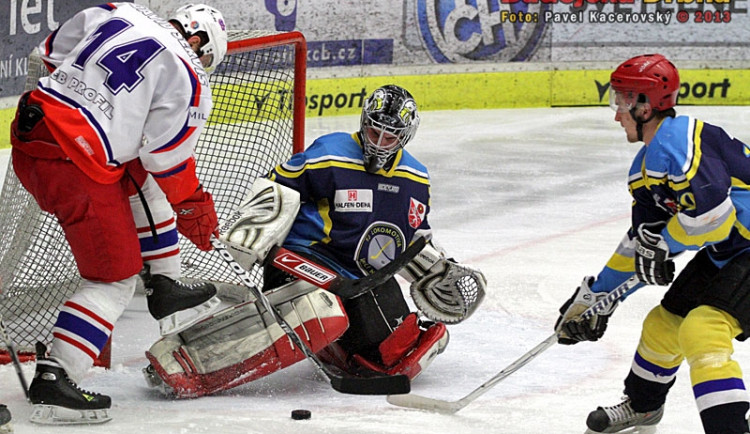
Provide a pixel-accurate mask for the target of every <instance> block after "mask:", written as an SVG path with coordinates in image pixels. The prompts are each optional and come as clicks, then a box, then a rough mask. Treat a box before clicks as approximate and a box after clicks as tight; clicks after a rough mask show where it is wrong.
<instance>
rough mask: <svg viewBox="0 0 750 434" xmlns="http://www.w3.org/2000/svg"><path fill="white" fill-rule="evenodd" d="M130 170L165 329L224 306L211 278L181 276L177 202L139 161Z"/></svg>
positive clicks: (155, 305) (151, 298)
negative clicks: (192, 279)
mask: <svg viewBox="0 0 750 434" xmlns="http://www.w3.org/2000/svg"><path fill="white" fill-rule="evenodd" d="M128 174H129V175H128V176H129V179H130V181H131V182H130V183H129V188H130V190H129V193H130V206H131V209H132V210H133V218H134V219H135V224H136V228H137V231H138V240H139V242H140V248H141V255H142V258H143V263H144V268H143V271H142V272H141V278H142V279H143V283H144V287H145V289H146V297H147V298H146V300H147V303H148V310H149V312H150V313H151V316H153V317H154V319H156V320H158V321H159V327H160V330H161V334H162V335H165V334H169V333H176V332H178V331H180V330H182V329H185V328H187V327H189V326H190V325H191V324H193V323H195V322H196V321H197V320H199V319H200V318H202V317H204V316H207V315H208V314H210V313H211V312H212V311H214V310H215V309H216V308H217V307H218V305H219V299H218V298H217V297H216V288H215V287H214V285H213V284H211V283H209V282H193V283H190V284H188V283H185V282H181V281H179V280H178V279H179V277H180V248H179V235H178V233H177V225H176V222H175V217H174V212H173V211H172V207H171V206H170V205H169V202H168V201H167V198H166V196H165V195H164V193H163V192H162V190H161V189H160V188H159V186H158V184H157V183H156V181H154V179H153V178H152V177H151V175H149V174H147V173H146V171H145V170H144V169H143V166H142V165H141V164H140V162H139V161H137V160H135V161H132V162H130V163H129V164H128Z"/></svg>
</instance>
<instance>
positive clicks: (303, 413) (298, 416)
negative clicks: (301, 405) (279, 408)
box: [292, 410, 312, 420]
mask: <svg viewBox="0 0 750 434" xmlns="http://www.w3.org/2000/svg"><path fill="white" fill-rule="evenodd" d="M311 417H312V412H310V410H292V419H294V420H306V419H310V418H311Z"/></svg>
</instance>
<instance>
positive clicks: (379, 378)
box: [211, 236, 411, 395]
mask: <svg viewBox="0 0 750 434" xmlns="http://www.w3.org/2000/svg"><path fill="white" fill-rule="evenodd" d="M211 244H212V245H213V247H214V249H216V251H217V252H218V253H219V255H220V256H221V257H222V259H224V261H225V262H226V263H227V265H228V266H229V267H230V268H231V269H232V270H233V271H234V272H235V273H236V274H237V276H238V277H239V278H240V280H242V283H243V284H244V285H245V286H247V288H248V289H249V290H250V292H251V294H252V295H253V296H254V297H255V298H256V300H258V301H259V302H260V303H261V305H262V306H263V308H264V309H265V310H266V311H267V312H268V313H269V314H270V315H271V316H273V318H274V320H275V321H276V322H277V323H278V324H279V326H280V327H281V329H282V330H283V331H284V333H286V335H287V336H289V339H290V340H291V341H292V342H293V343H294V345H295V346H296V347H297V348H299V349H300V351H302V353H303V354H304V355H305V357H307V358H308V359H309V360H310V361H311V362H312V363H313V364H314V365H315V366H316V367H317V368H318V369H319V370H320V371H321V372H322V373H323V374H325V376H326V377H328V379H329V380H330V381H331V386H332V387H333V388H334V389H335V390H337V391H339V392H342V393H349V394H354V395H388V394H394V395H396V394H403V393H409V391H410V390H411V383H410V382H409V377H407V376H406V375H385V374H383V375H376V374H375V373H373V376H372V377H355V376H351V375H349V374H347V373H345V372H343V371H339V370H337V369H336V368H333V367H329V366H327V365H325V364H324V363H323V362H321V361H320V359H319V358H318V356H316V355H315V353H313V352H312V350H311V349H310V348H309V347H308V346H307V345H306V344H305V343H304V342H303V341H302V338H300V337H299V335H298V334H297V332H295V331H294V328H292V326H290V325H289V323H288V322H287V321H286V319H284V317H283V316H282V315H281V314H280V313H279V311H278V310H277V309H276V308H275V307H274V306H273V305H272V304H271V302H270V301H269V300H268V297H266V296H265V294H263V292H262V291H260V290H259V289H258V288H257V287H256V286H255V284H254V283H253V280H252V278H251V277H250V275H249V274H248V273H247V271H246V270H245V269H244V268H242V266H241V265H240V264H238V263H237V262H236V261H235V260H234V258H232V255H230V254H229V252H228V251H227V249H226V247H225V246H224V244H222V242H221V241H219V240H218V239H217V238H216V237H213V236H212V237H211Z"/></svg>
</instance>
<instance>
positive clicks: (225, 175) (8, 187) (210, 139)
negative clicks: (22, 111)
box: [0, 31, 307, 367]
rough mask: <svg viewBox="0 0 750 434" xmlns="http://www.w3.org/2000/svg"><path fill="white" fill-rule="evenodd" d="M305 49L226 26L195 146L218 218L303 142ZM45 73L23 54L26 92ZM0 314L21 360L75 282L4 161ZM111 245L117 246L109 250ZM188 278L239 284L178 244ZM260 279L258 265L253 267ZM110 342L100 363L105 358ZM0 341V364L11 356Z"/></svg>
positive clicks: (299, 40)
mask: <svg viewBox="0 0 750 434" xmlns="http://www.w3.org/2000/svg"><path fill="white" fill-rule="evenodd" d="M306 58H307V47H306V43H305V39H304V36H303V35H302V34H301V33H299V32H273V33H270V32H260V31H230V32H229V46H228V50H227V56H226V57H225V59H224V61H223V62H222V63H221V64H220V65H219V67H218V68H217V70H216V71H215V72H214V73H213V74H212V75H211V77H210V80H211V89H212V93H213V101H214V105H213V110H212V112H211V116H210V118H209V120H208V122H207V125H206V127H205V129H204V131H203V133H202V135H201V138H200V141H199V144H198V146H197V148H196V160H197V171H198V176H199V179H200V180H201V181H202V183H203V184H204V185H205V186H206V187H207V189H208V190H209V191H211V192H212V194H213V196H214V201H215V204H216V211H217V214H218V216H219V219H223V218H226V217H228V216H229V215H230V214H231V213H232V212H233V211H234V210H235V209H236V208H237V207H238V205H239V203H240V201H241V200H242V199H243V198H244V195H245V193H246V191H247V189H248V187H249V186H250V185H251V184H252V182H253V180H254V179H255V178H257V177H258V176H261V175H264V174H266V173H267V172H268V171H269V170H270V169H271V168H272V167H273V166H275V165H276V164H279V163H281V162H282V161H284V160H286V159H288V158H289V157H291V155H292V154H293V153H296V152H299V151H301V150H302V149H303V148H304V114H305V68H306ZM45 73H46V70H45V69H44V67H43V66H42V64H41V61H40V59H39V56H38V55H34V54H32V55H31V56H30V57H29V76H28V78H27V81H26V88H27V90H29V89H33V88H35V87H36V82H37V80H38V79H39V77H40V76H42V75H43V74H45ZM0 227H1V228H2V231H3V235H2V239H1V240H0V315H1V316H2V318H3V320H4V322H5V325H6V328H7V332H8V334H9V335H10V338H11V340H12V341H13V342H14V343H15V345H16V348H17V350H18V352H19V356H20V357H21V359H22V360H29V359H32V358H33V357H34V346H35V343H36V342H37V341H40V342H44V343H47V344H48V343H49V342H50V341H51V340H52V328H53V325H54V323H55V320H56V318H57V313H58V310H59V307H60V306H61V305H62V303H63V302H64V301H65V300H66V299H67V298H69V297H70V296H71V295H72V294H73V293H74V292H75V291H76V290H77V289H78V288H79V286H80V283H81V279H80V277H79V275H78V271H77V268H76V265H75V262H74V260H73V256H72V253H71V252H70V248H69V247H68V244H67V242H66V241H65V237H64V235H63V232H62V230H61V229H60V227H59V225H58V223H57V221H56V220H55V218H54V217H52V216H51V215H49V214H47V213H44V212H42V211H41V210H40V209H39V207H38V206H37V204H36V202H35V201H34V199H33V198H32V197H31V196H30V195H29V194H28V192H26V190H25V189H24V188H23V187H22V186H21V185H20V183H19V181H18V178H17V177H16V175H15V173H14V172H13V168H12V164H11V162H10V161H9V163H8V169H7V173H6V176H5V181H4V184H3V188H2V193H0ZM112 248H117V247H116V246H112ZM180 250H181V261H182V272H183V277H184V278H185V279H202V280H211V281H216V282H226V283H230V284H236V285H241V282H240V281H239V280H238V279H237V275H236V274H235V273H234V272H232V271H231V270H229V271H227V270H226V265H225V263H224V262H223V260H222V259H221V258H219V257H218V256H217V255H216V254H215V252H202V251H200V250H198V249H197V248H195V247H194V246H193V245H192V244H191V243H190V242H189V241H187V240H186V239H181V241H180ZM251 274H252V275H253V278H254V279H255V280H256V281H257V283H258V284H261V283H262V282H261V279H262V277H261V274H260V270H259V269H256V270H252V273H251ZM110 348H111V342H110V343H108V345H107V348H105V351H103V352H102V355H100V358H99V360H97V362H96V365H99V366H105V367H108V366H109V364H110V359H109V358H110V354H109V351H110ZM9 361H10V357H9V353H8V351H7V348H6V347H5V346H4V344H3V343H2V342H1V341H0V362H5V363H7V362H9Z"/></svg>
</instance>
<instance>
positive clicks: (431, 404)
mask: <svg viewBox="0 0 750 434" xmlns="http://www.w3.org/2000/svg"><path fill="white" fill-rule="evenodd" d="M638 283H640V281H639V280H638V278H637V277H636V276H633V277H631V278H630V279H628V280H627V281H625V282H623V283H622V284H620V286H618V287H617V288H615V289H614V290H612V291H610V293H609V294H608V295H607V296H606V297H604V298H602V299H601V300H599V301H597V302H596V303H594V304H593V305H592V306H591V307H589V308H588V309H586V311H584V312H583V313H582V314H581V318H583V319H589V318H591V317H592V316H594V315H596V314H598V313H600V312H602V311H603V310H604V309H606V308H608V307H609V306H610V305H612V304H613V303H616V302H617V301H618V300H619V299H620V298H621V297H622V296H623V295H624V294H625V293H627V292H628V291H630V290H631V289H633V288H634V287H635V286H636V285H637V284H638ZM556 343H557V331H555V333H553V334H552V335H550V336H549V337H548V338H547V339H545V340H543V341H542V342H540V343H539V344H538V345H537V346H535V347H534V348H532V349H531V350H530V351H528V352H527V353H526V354H524V355H522V356H521V357H519V358H518V359H516V360H515V361H514V362H513V363H511V364H510V365H508V366H507V367H506V368H505V369H503V370H502V371H500V372H498V373H497V374H496V375H495V376H494V377H492V378H490V379H489V380H487V381H486V382H485V383H483V384H482V385H481V386H479V387H477V388H476V389H474V390H473V391H471V393H469V394H468V395H466V396H464V397H463V398H461V399H459V400H458V401H444V400H441V399H434V398H428V397H426V396H420V395H412V394H408V395H395V396H388V398H387V399H388V402H389V403H391V404H393V405H397V406H399V407H408V408H416V409H420V410H430V411H436V412H438V413H447V414H452V413H455V412H457V411H459V410H461V409H462V408H464V407H466V406H467V405H469V404H470V403H471V402H472V401H474V400H475V399H477V398H478V397H480V396H481V395H483V394H485V393H486V392H487V391H488V390H490V389H491V388H493V387H494V386H495V385H496V384H497V383H499V382H501V381H503V380H505V379H506V378H508V377H509V376H510V375H511V374H513V373H514V372H516V371H518V370H519V369H521V368H522V367H524V366H526V364H528V363H529V362H530V361H532V360H534V359H535V358H536V356H538V355H539V354H542V353H543V352H545V351H546V350H547V349H549V348H550V347H552V346H554V345H555V344H556Z"/></svg>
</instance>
